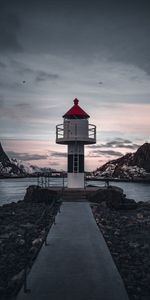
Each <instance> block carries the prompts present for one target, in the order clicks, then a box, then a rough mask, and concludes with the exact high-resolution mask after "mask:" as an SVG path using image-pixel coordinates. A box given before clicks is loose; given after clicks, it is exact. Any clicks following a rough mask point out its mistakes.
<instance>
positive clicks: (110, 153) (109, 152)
mask: <svg viewBox="0 0 150 300" xmlns="http://www.w3.org/2000/svg"><path fill="white" fill-rule="evenodd" d="M104 155H105V156H117V157H120V156H122V155H123V154H122V153H121V152H118V151H114V150H93V151H91V152H89V155H88V156H89V157H99V156H104Z"/></svg>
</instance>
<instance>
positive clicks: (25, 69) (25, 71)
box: [10, 59, 59, 82]
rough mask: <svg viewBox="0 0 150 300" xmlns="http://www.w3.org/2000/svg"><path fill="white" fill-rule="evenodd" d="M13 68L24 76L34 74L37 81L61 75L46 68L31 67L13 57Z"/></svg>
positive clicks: (56, 77) (52, 78)
mask: <svg viewBox="0 0 150 300" xmlns="http://www.w3.org/2000/svg"><path fill="white" fill-rule="evenodd" d="M10 64H11V66H12V68H13V70H15V72H16V73H18V74H19V75H22V76H27V75H28V76H29V75H30V76H32V77H33V78H34V80H35V81H36V82H41V81H46V80H54V79H58V78H59V75H58V74H55V73H50V72H46V71H44V70H37V69H36V68H31V67H30V66H29V65H28V64H25V63H22V62H20V61H17V60H14V59H12V60H11V62H10Z"/></svg>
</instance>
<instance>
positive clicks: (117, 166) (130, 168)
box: [94, 143, 150, 179]
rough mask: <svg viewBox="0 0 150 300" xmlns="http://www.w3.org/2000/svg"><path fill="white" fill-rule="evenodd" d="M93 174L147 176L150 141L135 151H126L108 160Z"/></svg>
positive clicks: (118, 176) (115, 176)
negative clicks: (120, 155)
mask: <svg viewBox="0 0 150 300" xmlns="http://www.w3.org/2000/svg"><path fill="white" fill-rule="evenodd" d="M148 173H149V175H148ZM94 175H95V176H96V177H104V178H106V177H109V178H123V179H136V178H149V177H150V143H145V144H143V145H142V146H141V147H139V149H138V150H137V151H136V152H135V153H127V154H126V155H124V156H122V157H121V158H118V159H115V160H111V161H109V162H108V163H106V164H104V165H103V166H101V167H100V168H98V169H97V170H96V171H95V172H94Z"/></svg>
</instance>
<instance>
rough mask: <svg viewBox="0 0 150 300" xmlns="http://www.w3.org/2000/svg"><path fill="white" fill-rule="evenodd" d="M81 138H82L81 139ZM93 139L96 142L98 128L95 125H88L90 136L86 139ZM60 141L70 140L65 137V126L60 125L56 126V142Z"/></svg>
mask: <svg viewBox="0 0 150 300" xmlns="http://www.w3.org/2000/svg"><path fill="white" fill-rule="evenodd" d="M79 138H80V137H79ZM86 138H87V139H92V140H93V141H94V140H95V141H96V126H95V125H93V124H88V136H87V137H85V139H86ZM59 139H65V140H67V139H68V140H69V137H65V136H64V124H58V125H57V126H56V141H59Z"/></svg>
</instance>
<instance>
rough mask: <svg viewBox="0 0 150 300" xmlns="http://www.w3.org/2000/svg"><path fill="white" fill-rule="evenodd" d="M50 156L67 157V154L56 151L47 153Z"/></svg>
mask: <svg viewBox="0 0 150 300" xmlns="http://www.w3.org/2000/svg"><path fill="white" fill-rule="evenodd" d="M49 154H50V156H54V157H67V153H64V152H58V151H49Z"/></svg>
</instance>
